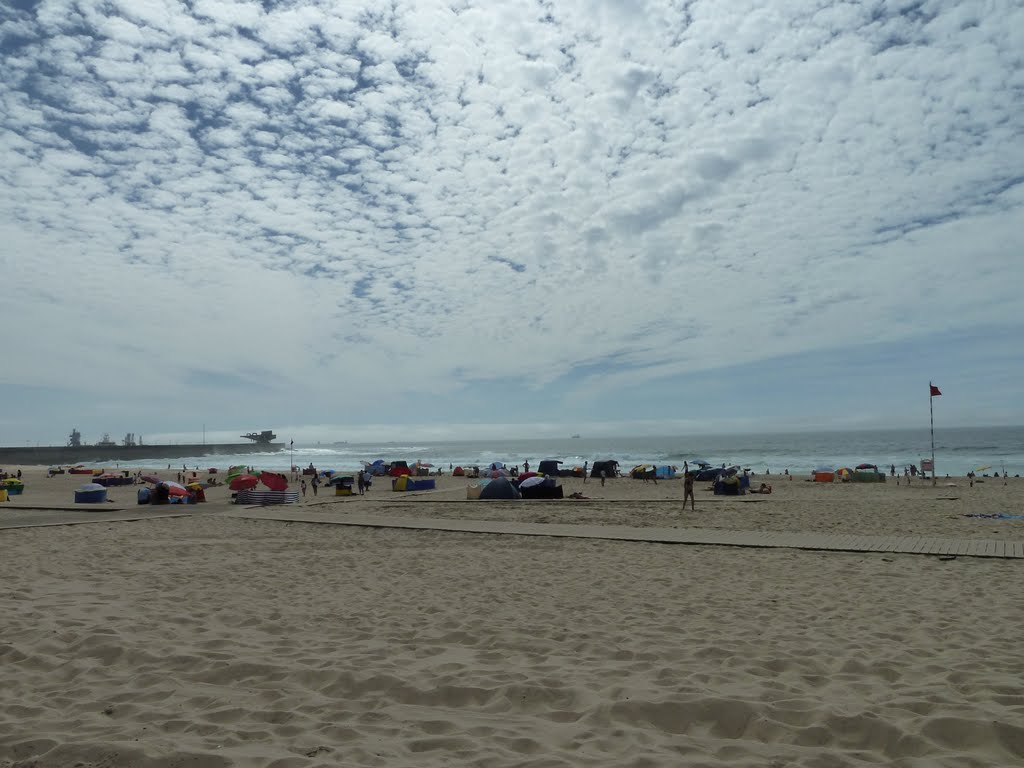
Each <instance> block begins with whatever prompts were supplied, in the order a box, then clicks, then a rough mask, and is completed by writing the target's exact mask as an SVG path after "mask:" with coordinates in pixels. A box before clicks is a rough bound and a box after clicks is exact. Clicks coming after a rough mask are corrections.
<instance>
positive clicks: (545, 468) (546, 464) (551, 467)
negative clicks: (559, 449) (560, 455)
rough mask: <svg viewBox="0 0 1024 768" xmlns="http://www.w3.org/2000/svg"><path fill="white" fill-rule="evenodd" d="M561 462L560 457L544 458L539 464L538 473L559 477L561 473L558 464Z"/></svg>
mask: <svg viewBox="0 0 1024 768" xmlns="http://www.w3.org/2000/svg"><path fill="white" fill-rule="evenodd" d="M561 463H562V462H561V461H559V460H558V459H543V460H542V461H541V462H540V464H538V465H537V474H538V475H551V476H553V477H557V476H558V475H559V474H560V473H561V471H560V470H559V468H558V465H559V464H561Z"/></svg>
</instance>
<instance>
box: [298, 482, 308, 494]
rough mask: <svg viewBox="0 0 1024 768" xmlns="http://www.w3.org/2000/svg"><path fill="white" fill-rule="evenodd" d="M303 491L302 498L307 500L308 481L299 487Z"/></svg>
mask: <svg viewBox="0 0 1024 768" xmlns="http://www.w3.org/2000/svg"><path fill="white" fill-rule="evenodd" d="M299 488H301V489H302V498H306V481H305V480H303V481H302V485H300V486H299Z"/></svg>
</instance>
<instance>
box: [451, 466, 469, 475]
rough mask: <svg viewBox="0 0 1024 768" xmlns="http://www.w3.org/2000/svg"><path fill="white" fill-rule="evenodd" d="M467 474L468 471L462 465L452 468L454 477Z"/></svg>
mask: <svg viewBox="0 0 1024 768" xmlns="http://www.w3.org/2000/svg"><path fill="white" fill-rule="evenodd" d="M465 474H466V473H465V472H464V471H463V469H462V467H456V468H455V469H453V470H452V477H462V476H463V475H465Z"/></svg>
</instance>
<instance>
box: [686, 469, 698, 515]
mask: <svg viewBox="0 0 1024 768" xmlns="http://www.w3.org/2000/svg"><path fill="white" fill-rule="evenodd" d="M687 499H689V500H690V511H691V512H696V511H697V510H696V507H695V505H694V500H693V473H691V472H686V473H685V474H684V475H683V509H686V500H687Z"/></svg>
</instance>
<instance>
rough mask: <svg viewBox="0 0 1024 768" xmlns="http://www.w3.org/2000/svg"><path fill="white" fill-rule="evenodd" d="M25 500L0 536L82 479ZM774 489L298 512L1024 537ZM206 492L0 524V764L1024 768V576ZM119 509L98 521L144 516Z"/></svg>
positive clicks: (447, 487) (909, 509)
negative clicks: (586, 536)
mask: <svg viewBox="0 0 1024 768" xmlns="http://www.w3.org/2000/svg"><path fill="white" fill-rule="evenodd" d="M7 469H8V470H9V469H10V468H7ZM25 479H26V492H25V494H24V495H23V496H22V497H14V500H13V501H12V502H9V503H7V504H3V505H0V520H14V519H17V520H24V521H30V522H31V521H36V522H42V521H51V520H58V521H59V517H60V515H61V514H67V513H62V512H61V511H60V510H57V509H54V508H55V507H59V506H69V507H70V506H73V505H72V504H70V501H71V498H72V492H73V489H74V488H75V487H77V485H79V484H81V483H82V482H84V481H86V480H88V478H87V477H84V478H83V477H81V476H70V477H69V476H67V475H65V476H57V477H54V478H50V479H47V478H45V477H43V476H42V474H41V470H39V469H38V468H35V469H31V470H28V469H27V470H26V471H25ZM771 481H772V483H773V486H774V489H775V492H774V493H773V494H772V495H771V496H766V497H763V498H759V497H756V496H754V497H743V498H740V499H735V498H730V499H728V500H724V499H721V498H718V499H714V498H712V497H711V494H710V493H708V492H707V491H706V490H704V489H703V488H702V487H701V486H700V485H698V493H697V510H696V512H693V513H691V512H689V511H687V512H685V513H683V512H682V511H681V510H680V508H679V504H678V500H679V497H680V496H681V492H682V488H681V483H680V482H678V481H661V482H659V483H658V484H657V485H654V484H651V483H643V482H639V481H633V480H622V479H620V480H615V481H609V482H608V483H607V484H606V485H605V486H604V487H601V486H600V484H599V483H598V482H594V481H588V482H587V483H586V484H585V485H584V484H583V483H582V481H579V480H566V481H565V486H566V490H567V491H568V492H571V491H575V490H579V491H581V492H583V493H584V494H586V495H587V496H588V497H590V498H589V499H588V500H585V501H571V500H566V501H562V502H530V503H519V504H505V503H488V502H467V501H465V486H466V485H467V483H468V481H465V480H462V479H459V478H448V477H445V478H441V482H440V483H439V490H438V491H436V492H433V493H424V494H418V495H414V496H413V495H408V494H396V493H392V492H391V491H390V485H389V484H388V483H386V482H383V481H382V480H380V479H379V480H378V481H377V482H376V484H375V485H374V487H373V489H372V491H371V492H370V493H369V494H368V495H367V496H365V497H355V498H335V497H333V496H327V495H325V493H324V492H323V491H322V492H321V494H320V495H319V496H318V497H316V498H314V497H312V496H311V495H307V496H306V498H305V499H304V501H303V503H302V506H303V507H304V511H305V512H307V513H310V514H313V515H316V516H317V517H318V518H319V517H321V516H322V517H323V519H325V520H329V519H331V518H332V517H336V518H339V519H340V518H343V517H344V516H345V515H346V514H350V513H352V512H353V511H359V512H360V513H367V512H371V513H373V514H380V515H396V514H400V515H401V516H403V517H408V516H411V515H422V516H424V517H462V518H470V519H472V518H475V519H503V520H504V519H514V520H532V521H536V522H545V521H546V522H561V523H579V524H584V523H588V524H589V523H614V524H630V525H637V526H679V527H689V526H697V525H699V526H701V527H722V528H726V529H731V530H793V531H820V532H835V531H853V532H861V533H903V532H914V533H921V534H928V535H934V536H958V537H978V538H991V537H994V536H998V537H1000V538H1006V539H1015V540H1020V539H1022V538H1024V525H1022V523H1024V520H1015V519H977V518H967V517H964V516H963V515H965V514H995V513H1003V514H1021V512H1022V509H1021V503H1020V498H1021V496H1020V492H1021V490H1024V486H1022V485H1020V483H1021V481H1020V480H1017V479H1010V480H1008V481H1007V484H1006V485H1004V484H1003V480H1002V479H999V480H996V479H992V478H988V479H986V481H985V482H984V483H982V484H978V485H976V486H975V487H974V488H969V487H968V484H967V481H966V480H963V479H957V480H949V481H945V480H943V479H940V482H939V485H938V486H937V487H934V488H933V487H932V486H931V485H923V484H915V485H914V486H912V487H910V488H907V487H906V486H903V485H901V486H900V487H897V486H895V485H894V484H889V483H886V484H884V485H834V486H833V485H829V486H823V485H820V484H813V483H804V482H803V481H802V478H794V480H792V481H785V480H782V479H781V478H778V477H775V476H773V477H772V479H771ZM945 482H952V483H956V485H957V487H955V488H950V487H946V486H945ZM207 494H208V498H209V499H210V501H209V503H207V504H204V505H197V506H194V507H193V506H188V507H182V508H181V509H180V511H185V512H191V513H193V514H192V515H191V516H189V517H181V518H173V519H152V520H144V521H139V522H118V523H94V524H88V525H73V526H56V527H45V528H19V529H7V530H0V542H2V544H0V545H2V547H3V553H4V557H3V558H2V560H0V583H2V585H3V586H2V587H0V615H2V616H3V630H4V631H3V633H2V635H0V658H2V662H3V669H4V685H3V686H2V688H0V766H3V767H4V768H13V767H14V766H36V767H37V768H44V767H49V766H68V765H76V766H78V767H79V768H98V767H99V766H104V767H105V768H113V767H114V766H139V765H143V766H150V765H153V766H185V765H188V766H275V767H287V766H333V765H356V766H359V765H374V766H377V765H379V766H395V765H398V766H433V765H438V766H440V765H478V766H499V767H504V766H522V765H530V766H578V765H581V766H621V765H628V766H662V765H664V766H670V765H692V766H780V767H781V766H790V765H799V766H822V767H824V766H862V765H886V766H892V765H895V766H957V767H958V768H959V767H960V766H999V765H1014V764H1019V763H1021V761H1024V725H1022V724H1024V694H1022V693H1021V691H1020V658H1021V654H1020V646H1019V639H1020V636H1021V632H1022V629H1024V626H1022V620H1021V618H1020V611H1019V603H1020V599H1019V595H1018V594H1017V590H1016V588H1015V587H1014V585H1015V584H1016V583H1017V582H1019V580H1020V576H1021V562H1020V561H1010V560H984V559H972V558H958V559H956V560H953V561H942V560H939V559H938V558H935V557H924V556H914V555H897V554H874V553H872V554H850V553H818V552H803V551H797V550H758V549H737V548H730V547H711V546H673V545H663V544H642V543H631V542H611V541H586V540H579V539H558V538H527V537H519V536H494V535H473V534H463V533H439V532H429V531H404V530H376V529H361V528H350V527H343V526H330V525H309V524H300V523H279V522H270V521H262V520H245V519H237V518H234V517H228V516H226V514H225V513H227V512H228V511H229V510H231V509H234V507H233V505H230V503H229V502H230V492H229V491H227V489H225V488H213V489H209V490H208V491H207ZM110 495H111V497H112V498H113V499H114V502H115V503H113V504H107V505H105V508H104V509H103V510H98V511H97V515H100V514H102V513H103V512H109V511H110V510H115V509H130V508H133V507H134V506H135V504H134V501H135V489H134V488H131V487H129V488H122V489H117V488H115V489H111V491H110ZM44 507H45V508H49V509H42V508H44ZM138 509H146V508H145V507H139V508H138ZM164 509H167V510H168V511H179V510H177V509H173V508H164Z"/></svg>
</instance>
